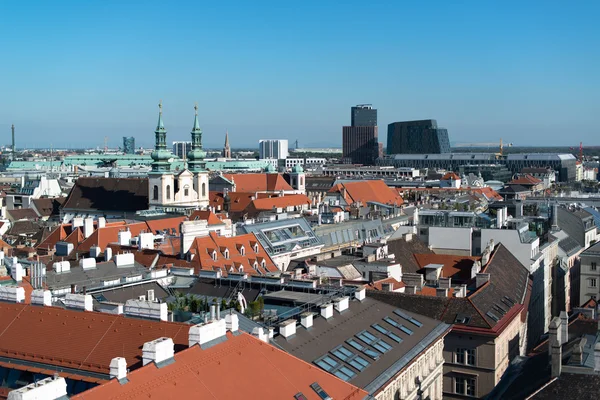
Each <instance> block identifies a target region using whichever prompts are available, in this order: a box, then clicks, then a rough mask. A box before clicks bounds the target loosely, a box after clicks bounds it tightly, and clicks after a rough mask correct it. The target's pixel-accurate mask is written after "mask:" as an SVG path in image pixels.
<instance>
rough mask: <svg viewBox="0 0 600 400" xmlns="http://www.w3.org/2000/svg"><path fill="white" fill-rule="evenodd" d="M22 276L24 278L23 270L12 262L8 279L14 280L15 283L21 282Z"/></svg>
mask: <svg viewBox="0 0 600 400" xmlns="http://www.w3.org/2000/svg"><path fill="white" fill-rule="evenodd" d="M23 276H25V270H24V269H23V266H22V265H21V263H18V262H13V264H12V266H11V267H10V277H11V278H13V279H14V280H15V282H21V281H22V280H23Z"/></svg>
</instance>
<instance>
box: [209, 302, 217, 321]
mask: <svg viewBox="0 0 600 400" xmlns="http://www.w3.org/2000/svg"><path fill="white" fill-rule="evenodd" d="M216 309H217V306H215V305H214V304H212V305H211V306H210V320H211V321H214V320H215V319H216V316H217V315H216V314H217V310H216Z"/></svg>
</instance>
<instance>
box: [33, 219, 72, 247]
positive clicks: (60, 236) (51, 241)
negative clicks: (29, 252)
mask: <svg viewBox="0 0 600 400" xmlns="http://www.w3.org/2000/svg"><path fill="white" fill-rule="evenodd" d="M67 228H69V232H70V228H71V225H67V224H63V225H58V226H57V227H56V228H55V229H54V230H53V231H52V232H51V233H50V235H48V237H47V238H46V239H45V240H44V241H43V242H41V243H40V244H38V245H37V246H36V248H38V249H53V248H54V246H55V245H56V243H58V242H60V241H61V240H64V239H65V238H66V237H67V236H68V235H67Z"/></svg>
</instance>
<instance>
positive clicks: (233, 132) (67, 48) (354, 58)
mask: <svg viewBox="0 0 600 400" xmlns="http://www.w3.org/2000/svg"><path fill="white" fill-rule="evenodd" d="M450 3H452V4H450ZM0 15H1V16H2V18H1V19H2V23H0V132H3V133H2V134H1V136H0V137H1V138H2V143H8V140H9V137H10V125H11V124H12V123H14V124H15V126H16V127H17V147H23V146H28V147H31V146H37V147H42V146H49V145H50V143H53V144H54V146H55V147H61V146H63V147H64V146H71V147H84V146H95V145H99V146H102V144H103V142H104V137H105V136H108V141H109V145H111V146H117V145H119V144H120V142H121V138H122V136H125V135H132V136H135V137H136V144H137V145H138V146H140V145H142V146H150V145H152V143H153V131H154V128H155V125H156V119H157V104H158V101H159V100H160V99H162V100H163V103H164V120H165V125H166V128H167V130H168V139H169V141H172V140H187V139H188V138H189V132H190V130H191V127H192V122H193V111H194V110H193V105H194V102H196V101H197V102H198V104H199V108H200V117H201V126H202V129H203V131H204V144H205V147H216V146H219V147H220V146H222V143H223V140H224V135H225V130H226V129H228V130H229V135H230V140H231V143H232V146H233V147H239V146H256V145H257V141H258V139H260V138H282V139H289V140H290V143H291V142H293V141H294V140H296V139H298V140H299V142H300V145H301V146H325V145H327V146H341V126H343V125H348V124H349V123H350V107H351V106H352V105H354V104H358V103H372V104H373V105H374V107H376V108H377V109H378V110H379V126H380V141H382V142H384V143H385V136H386V131H387V124H388V123H390V122H393V121H402V120H412V119H424V118H435V119H437V121H438V124H439V125H440V126H442V127H445V128H448V130H449V134H450V138H451V141H452V142H455V143H461V142H496V141H498V140H499V139H500V138H501V137H502V138H503V139H504V141H505V142H513V143H514V144H515V145H535V144H539V143H544V144H549V145H575V144H578V143H579V141H583V142H584V144H586V143H587V144H589V145H592V144H594V145H600V140H599V138H600V135H599V134H598V133H599V128H598V126H600V124H599V123H598V121H597V119H598V116H599V115H600V101H599V100H598V93H599V92H600V78H599V73H598V71H600V29H598V22H597V21H598V18H599V17H600V2H599V1H597V0H593V1H584V0H581V1H577V2H565V1H526V2H524V1H502V2H500V1H457V2H448V1H423V2H414V1H413V2H408V1H398V0H397V1H364V0H363V1H343V2H342V1H339V2H338V1H303V2H291V1H281V0H279V1H273V2H266V1H256V2H254V1H240V2H238V1H227V2H225V1H213V2H208V1H190V2H187V1H172V2H168V1H141V0H140V1H80V0H78V1H53V2H50V1H40V2H34V1H12V2H9V1H3V2H0Z"/></svg>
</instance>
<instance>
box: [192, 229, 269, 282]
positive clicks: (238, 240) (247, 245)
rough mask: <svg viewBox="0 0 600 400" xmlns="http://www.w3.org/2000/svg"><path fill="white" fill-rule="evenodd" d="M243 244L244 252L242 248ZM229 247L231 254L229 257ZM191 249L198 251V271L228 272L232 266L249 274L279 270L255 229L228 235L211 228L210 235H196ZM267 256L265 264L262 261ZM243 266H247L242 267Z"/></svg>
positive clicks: (235, 269)
mask: <svg viewBox="0 0 600 400" xmlns="http://www.w3.org/2000/svg"><path fill="white" fill-rule="evenodd" d="M254 245H256V246H258V252H255V251H254ZM242 246H243V249H244V255H242V252H241V249H242ZM225 249H227V251H228V253H229V257H225V255H226V254H225ZM190 252H191V253H193V254H195V257H194V259H193V260H192V263H193V265H194V266H195V267H196V271H195V272H196V274H197V273H199V272H200V270H205V271H216V270H221V272H222V274H223V276H227V274H228V273H229V272H230V270H231V271H232V272H235V273H241V272H243V273H247V274H249V275H265V274H268V273H270V272H278V271H279V270H278V269H277V267H276V266H275V264H274V263H273V260H271V257H269V255H268V254H267V252H266V250H265V249H264V247H263V246H262V244H261V243H260V242H259V241H258V239H257V238H256V236H255V235H254V233H247V234H245V235H238V236H234V237H230V238H228V237H224V236H218V235H217V234H216V233H214V232H211V233H210V234H209V235H208V236H204V237H198V238H196V239H194V243H193V244H192V246H191V248H190ZM213 252H214V253H216V258H217V259H216V260H214V259H213V256H212V255H213ZM263 259H264V261H265V266H264V267H263V266H262V265H261V264H262V263H261V260H263ZM255 262H256V263H255ZM240 267H243V268H242V269H241V270H240Z"/></svg>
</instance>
